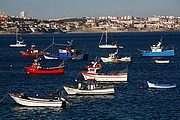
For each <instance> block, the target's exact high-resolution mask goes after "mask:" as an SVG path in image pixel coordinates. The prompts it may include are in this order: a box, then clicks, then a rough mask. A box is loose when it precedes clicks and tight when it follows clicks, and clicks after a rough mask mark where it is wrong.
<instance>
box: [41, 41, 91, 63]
mask: <svg viewBox="0 0 180 120" xmlns="http://www.w3.org/2000/svg"><path fill="white" fill-rule="evenodd" d="M68 43H69V44H68V45H65V44H57V43H54V40H53V43H52V44H51V45H50V46H48V47H47V48H46V49H48V48H50V47H52V48H53V46H54V45H60V46H66V48H59V51H58V53H57V54H54V53H46V54H44V58H45V59H48V60H53V59H54V60H87V59H88V56H89V55H88V54H83V50H78V49H74V48H73V46H74V45H73V40H71V41H70V42H69V41H68ZM46 49H45V50H46ZM45 50H44V51H45ZM52 51H54V50H52Z"/></svg>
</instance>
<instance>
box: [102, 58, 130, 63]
mask: <svg viewBox="0 0 180 120" xmlns="http://www.w3.org/2000/svg"><path fill="white" fill-rule="evenodd" d="M101 60H102V61H103V62H104V63H120V62H131V57H123V58H120V59H118V58H106V57H101Z"/></svg>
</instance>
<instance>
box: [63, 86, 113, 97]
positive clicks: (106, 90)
mask: <svg viewBox="0 0 180 120" xmlns="http://www.w3.org/2000/svg"><path fill="white" fill-rule="evenodd" d="M63 88H64V89H65V91H66V92H67V94H68V95H112V94H114V88H101V89H93V90H80V89H76V88H71V87H66V86H63Z"/></svg>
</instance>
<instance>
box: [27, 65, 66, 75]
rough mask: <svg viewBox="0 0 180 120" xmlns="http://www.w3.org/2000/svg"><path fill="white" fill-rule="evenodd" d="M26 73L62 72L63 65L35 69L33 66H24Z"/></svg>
mask: <svg viewBox="0 0 180 120" xmlns="http://www.w3.org/2000/svg"><path fill="white" fill-rule="evenodd" d="M25 68H26V70H27V74H64V67H60V68H54V69H52V68H50V69H37V68H33V67H25Z"/></svg>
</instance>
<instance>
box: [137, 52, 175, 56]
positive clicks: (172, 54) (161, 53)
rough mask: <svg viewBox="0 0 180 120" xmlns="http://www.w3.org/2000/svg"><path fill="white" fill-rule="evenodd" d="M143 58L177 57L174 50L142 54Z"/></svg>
mask: <svg viewBox="0 0 180 120" xmlns="http://www.w3.org/2000/svg"><path fill="white" fill-rule="evenodd" d="M140 56H142V57H173V56H175V53H174V50H170V51H163V52H141V53H140Z"/></svg>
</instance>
